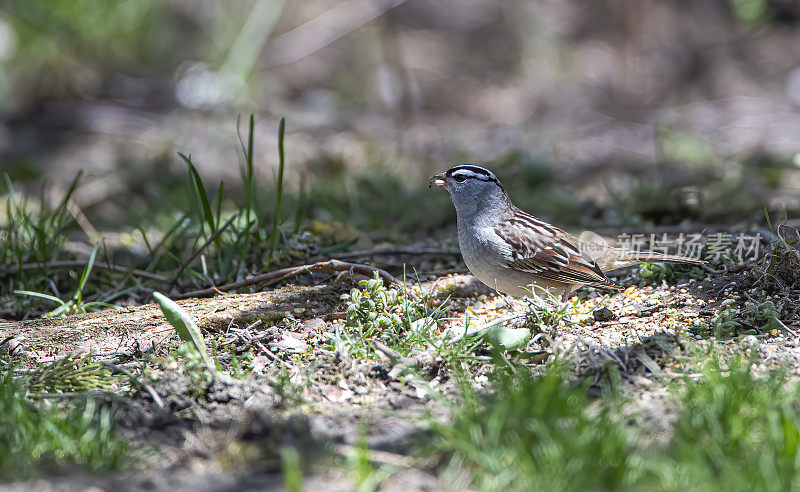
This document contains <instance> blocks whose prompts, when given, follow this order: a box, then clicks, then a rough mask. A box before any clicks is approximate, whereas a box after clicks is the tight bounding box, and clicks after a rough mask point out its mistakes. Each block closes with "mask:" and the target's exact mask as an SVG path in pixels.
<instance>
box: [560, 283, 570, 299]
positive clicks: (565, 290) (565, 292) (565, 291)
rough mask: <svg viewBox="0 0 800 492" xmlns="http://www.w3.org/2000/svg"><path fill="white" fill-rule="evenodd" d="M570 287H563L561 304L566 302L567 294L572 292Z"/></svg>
mask: <svg viewBox="0 0 800 492" xmlns="http://www.w3.org/2000/svg"><path fill="white" fill-rule="evenodd" d="M571 287H572V286H571V285H567V286H566V287H564V293H563V294H561V302H567V299H569V294H570V292H572V288H571Z"/></svg>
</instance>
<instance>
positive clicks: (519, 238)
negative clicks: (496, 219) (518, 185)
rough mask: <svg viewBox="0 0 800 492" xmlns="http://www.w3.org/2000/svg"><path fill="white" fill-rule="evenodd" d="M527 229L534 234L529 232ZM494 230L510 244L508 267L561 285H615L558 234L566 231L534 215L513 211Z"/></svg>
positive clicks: (609, 286) (604, 286)
mask: <svg viewBox="0 0 800 492" xmlns="http://www.w3.org/2000/svg"><path fill="white" fill-rule="evenodd" d="M531 229H534V230H536V231H537V234H531ZM495 232H496V233H497V235H498V236H500V237H502V238H505V240H506V241H507V242H508V243H509V246H511V251H512V255H511V256H512V261H510V262H509V263H508V264H507V265H506V266H507V267H508V268H513V269H515V270H520V271H523V272H529V273H531V274H533V275H537V276H539V277H542V278H543V279H548V280H553V281H556V282H563V283H565V284H585V285H591V286H594V287H603V288H616V287H618V286H617V284H616V283H615V282H613V281H612V280H610V279H609V278H608V277H606V275H605V273H603V271H602V270H601V269H600V267H599V266H597V263H595V262H594V260H592V259H591V258H590V257H588V256H586V255H585V254H583V253H581V251H580V250H579V249H578V248H577V247H576V246H575V245H573V244H571V243H570V242H569V241H566V240H565V239H563V238H562V237H559V236H561V235H562V234H563V235H566V233H563V232H562V231H561V230H560V229H556V228H555V227H553V226H551V225H549V224H547V223H545V222H542V221H540V220H539V219H537V218H536V217H533V216H531V215H528V214H526V213H524V212H522V211H517V213H516V214H515V215H514V217H513V218H511V219H509V220H507V221H504V222H502V223H501V224H500V225H498V226H497V228H496V229H495Z"/></svg>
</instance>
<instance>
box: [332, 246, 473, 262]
mask: <svg viewBox="0 0 800 492" xmlns="http://www.w3.org/2000/svg"><path fill="white" fill-rule="evenodd" d="M460 254H461V251H459V250H457V249H441V248H376V249H368V250H364V251H348V252H346V253H335V254H332V255H331V257H332V258H337V259H340V260H344V259H350V258H361V257H364V256H381V255H414V256H424V255H450V256H459V255H460Z"/></svg>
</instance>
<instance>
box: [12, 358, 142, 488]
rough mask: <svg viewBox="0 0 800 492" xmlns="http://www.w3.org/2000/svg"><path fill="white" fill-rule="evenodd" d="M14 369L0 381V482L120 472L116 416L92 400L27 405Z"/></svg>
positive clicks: (122, 454) (121, 444) (122, 446)
mask: <svg viewBox="0 0 800 492" xmlns="http://www.w3.org/2000/svg"><path fill="white" fill-rule="evenodd" d="M13 372H14V371H13V368H8V369H7V370H6V372H5V374H3V375H2V376H0V478H2V479H4V480H19V479H24V478H28V477H31V476H34V475H37V474H44V473H55V472H57V471H59V470H65V469H68V468H69V467H70V466H71V465H79V466H81V467H83V468H85V469H87V470H89V471H93V472H103V471H108V470H116V469H121V468H123V467H124V465H125V464H126V457H127V455H128V444H127V442H126V441H125V440H124V439H122V438H121V437H120V436H119V435H118V433H117V431H116V420H117V413H116V412H115V411H113V410H112V409H110V408H107V407H100V406H98V405H97V403H96V401H95V400H94V399H92V398H86V399H85V400H79V401H76V400H72V401H70V404H69V405H67V404H63V403H56V404H47V405H45V404H42V403H35V402H32V401H31V400H30V399H29V398H28V391H27V389H26V388H25V387H24V385H22V384H20V383H18V382H16V381H14V378H13Z"/></svg>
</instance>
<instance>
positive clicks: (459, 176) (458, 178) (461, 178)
mask: <svg viewBox="0 0 800 492" xmlns="http://www.w3.org/2000/svg"><path fill="white" fill-rule="evenodd" d="M453 179H455V180H456V181H458V182H459V183H463V182H464V181H466V180H467V176H466V175H465V174H456V175H455V176H453Z"/></svg>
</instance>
